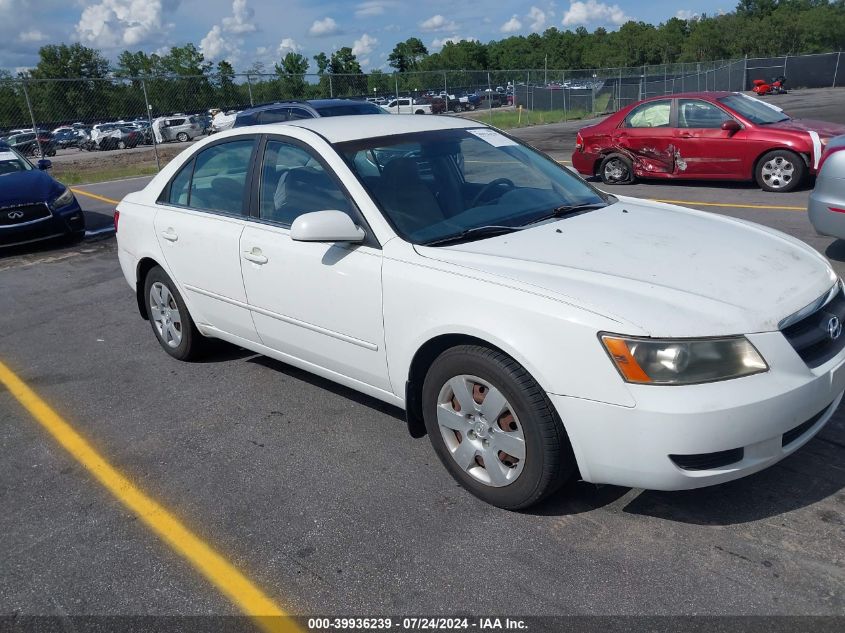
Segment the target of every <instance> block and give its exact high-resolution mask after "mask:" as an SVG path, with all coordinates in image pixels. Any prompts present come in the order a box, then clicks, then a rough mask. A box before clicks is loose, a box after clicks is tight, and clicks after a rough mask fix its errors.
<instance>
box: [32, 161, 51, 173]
mask: <svg viewBox="0 0 845 633" xmlns="http://www.w3.org/2000/svg"><path fill="white" fill-rule="evenodd" d="M36 167H38V169H40V170H41V171H47V170H48V169H50V168H52V167H53V161H51V160H47V159H46V158H42V159H41V160H39V161H38V163H36Z"/></svg>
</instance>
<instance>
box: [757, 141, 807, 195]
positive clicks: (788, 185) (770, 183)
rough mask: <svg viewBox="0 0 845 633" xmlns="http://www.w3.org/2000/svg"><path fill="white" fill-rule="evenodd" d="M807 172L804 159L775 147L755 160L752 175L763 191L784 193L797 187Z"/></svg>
mask: <svg viewBox="0 0 845 633" xmlns="http://www.w3.org/2000/svg"><path fill="white" fill-rule="evenodd" d="M806 174H807V167H806V165H804V161H803V160H802V158H801V157H800V156H798V155H797V154H795V153H793V152H790V151H788V150H783V149H776V150H774V151H772V152H769V153H768V154H764V155H763V157H762V158H761V159H760V160H759V161H757V167H756V169H755V170H754V177H755V178H756V180H757V184H758V185H760V187H761V188H762V189H763V190H764V191H776V192H779V193H785V192H787V191H792V190H793V189H795V188H796V187H798V186H799V185H800V184H801V183H802V182H803V181H804V177H805V176H806Z"/></svg>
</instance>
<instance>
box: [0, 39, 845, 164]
mask: <svg viewBox="0 0 845 633" xmlns="http://www.w3.org/2000/svg"><path fill="white" fill-rule="evenodd" d="M842 57H843V56H842V53H841V52H834V53H825V54H819V55H804V56H784V57H776V58H746V59H738V60H737V59H734V60H720V61H711V62H700V63H684V64H666V65H659V66H639V67H627V68H600V69H587V70H547V69H539V70H538V69H529V70H490V71H430V72H408V73H383V72H378V71H376V72H372V73H369V74H362V75H330V74H323V75H285V74H275V73H274V74H230V75H204V76H196V77H173V76H155V77H136V78H118V77H114V78H103V79H55V80H38V79H29V78H16V79H3V80H0V136H3V137H4V138H6V139H7V142H8V143H9V144H11V145H13V146H15V147H17V148H18V149H20V150H21V151H23V152H24V153H25V154H27V155H30V156H42V155H44V156H48V157H50V158H51V159H53V163H54V169H56V171H57V172H62V171H64V172H68V174H67V176H68V178H70V179H71V180H73V179H74V175H73V173H75V172H74V170H76V171H78V172H85V171H90V166H91V165H92V164H93V165H94V166H95V168H96V169H100V171H108V170H111V171H108V174H106V175H108V176H112V177H119V175H121V174H120V173H119V172H120V170H121V169H124V171H125V172H126V173H127V174H128V173H137V172H139V165H140V167H141V169H140V171H141V172H143V171H144V170H146V171H147V172H149V173H152V172H153V171H154V170H155V169H158V168H160V165H161V164H163V162H165V161H167V160H169V159H170V158H172V157H173V156H175V155H176V153H178V151H181V149H183V148H184V143H185V142H186V141H190V140H192V139H193V138H195V137H196V136H198V135H203V134H207V133H210V132H211V131H212V126H211V120H212V114H214V113H216V112H217V111H220V112H222V113H224V114H225V113H235V112H237V111H240V110H243V109H245V108H248V107H251V106H255V105H260V104H265V103H273V102H276V101H283V100H305V99H319V98H353V99H370V100H372V101H375V102H377V103H379V104H381V105H389V104H390V102H391V101H392V100H394V99H397V98H401V97H404V98H412V99H414V100H415V102H417V103H429V104H431V106H432V110H433V111H435V112H437V111H451V112H454V113H456V114H461V115H463V116H471V117H475V118H478V119H480V120H486V121H489V122H491V123H493V124H502V125H503V126H504V122H505V121H506V119H507V126H513V125H519V124H525V123H529V124H530V123H538V122H551V121H567V120H572V119H578V118H583V117H585V116H589V115H591V114H599V113H604V112H612V111H615V110H617V109H619V108H621V107H624V106H626V105H628V104H630V103H633V102H636V101H639V100H641V99H644V98H646V97H652V96H656V95H667V94H677V93H680V92H690V91H707V90H729V91H733V90H748V89H750V88H751V86H752V82H753V81H754V80H755V79H764V80H767V81H769V80H771V79H772V78H774V77H777V76H780V75H784V76H786V77H787V88H790V89H793V88H819V87H837V86H843V87H845V60H842ZM406 111H408V112H410V110H406ZM508 117H510V119H512V120H510V119H508ZM162 120H167V121H168V123H167V126H166V129H162V130H160V132H161V133H159V134H156V133H154V130H155V129H156V125H154V123H156V122H157V121H159V122H160V121H162ZM171 123H172V124H173V125H171ZM181 126H187V127H184V129H183V128H182V127H181ZM180 141H181V142H180ZM133 148H134V149H133ZM118 149H120V150H126V149H129V150H133V151H132V152H124V153H123V154H125V155H122V154H121V153H118V152H116V151H109V152H108V154H104V153H103V150H118ZM145 150H146V151H145ZM130 156H131V158H130ZM54 157H55V158H54ZM107 157H108V160H106V158H107ZM113 172H115V173H113ZM57 175H58V173H57ZM89 177H90V176H89ZM80 178H85V177H84V176H80ZM103 178H105V175H103Z"/></svg>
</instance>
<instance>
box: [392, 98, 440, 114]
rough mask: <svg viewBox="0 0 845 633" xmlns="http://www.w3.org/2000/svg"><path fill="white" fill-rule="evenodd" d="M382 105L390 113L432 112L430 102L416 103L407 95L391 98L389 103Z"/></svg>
mask: <svg viewBox="0 0 845 633" xmlns="http://www.w3.org/2000/svg"><path fill="white" fill-rule="evenodd" d="M381 107H382V108H383V109H384V110H386V111H387V112H390V114H431V105H430V104H428V103H414V100H413V99H410V98H407V97H403V98H399V99H391V100H390V101H389V102H388V104H387V105H383V106H381Z"/></svg>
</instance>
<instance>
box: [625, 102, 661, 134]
mask: <svg viewBox="0 0 845 633" xmlns="http://www.w3.org/2000/svg"><path fill="white" fill-rule="evenodd" d="M671 110H672V102H671V101H670V100H669V99H666V100H665V101H663V100H661V101H649V102H648V103H644V104H642V105H641V106H637V107H636V108H634V109H633V110H632V111H631V113H630V114H628V116H627V117H626V118H625V123H624V127H633V128H641V127H669V113H670V112H671Z"/></svg>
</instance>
